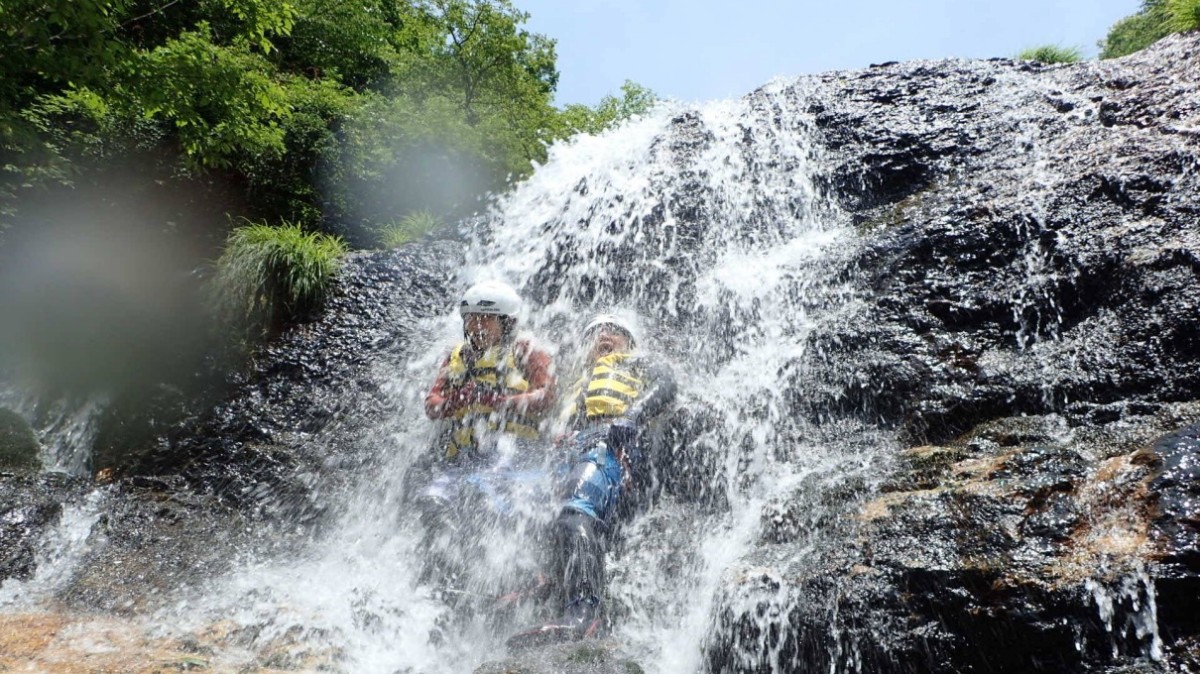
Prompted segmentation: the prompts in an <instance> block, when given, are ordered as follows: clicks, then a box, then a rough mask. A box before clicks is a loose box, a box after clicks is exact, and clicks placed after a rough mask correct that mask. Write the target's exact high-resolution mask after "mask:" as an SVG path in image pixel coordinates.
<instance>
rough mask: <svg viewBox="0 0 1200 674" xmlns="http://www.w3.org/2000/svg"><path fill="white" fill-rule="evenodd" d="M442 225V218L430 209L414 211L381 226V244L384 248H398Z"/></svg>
mask: <svg viewBox="0 0 1200 674" xmlns="http://www.w3.org/2000/svg"><path fill="white" fill-rule="evenodd" d="M441 226H442V220H441V218H439V217H438V216H436V215H434V214H433V213H431V212H429V211H413V212H412V213H409V214H408V215H406V216H404V217H403V218H402V219H401V220H400V221H399V222H393V223H389V224H387V225H384V226H382V227H380V228H379V230H378V231H379V245H380V246H381V247H383V248H396V247H398V246H402V245H404V244H406V243H408V242H409V241H412V240H414V239H417V238H420V237H422V236H424V235H425V234H428V233H429V232H432V231H433V230H435V229H437V228H438V227H441Z"/></svg>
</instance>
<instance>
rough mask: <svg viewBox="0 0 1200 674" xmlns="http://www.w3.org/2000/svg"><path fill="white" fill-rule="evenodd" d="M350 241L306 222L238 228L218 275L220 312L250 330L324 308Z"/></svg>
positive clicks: (216, 291)
mask: <svg viewBox="0 0 1200 674" xmlns="http://www.w3.org/2000/svg"><path fill="white" fill-rule="evenodd" d="M345 253H346V244H345V243H343V242H342V240H341V239H340V238H338V237H334V236H329V235H328V234H321V233H319V232H306V231H305V230H304V229H303V228H302V227H300V225H296V224H291V223H284V224H282V225H280V226H278V227H272V226H270V225H266V224H247V225H244V226H242V227H238V228H236V229H234V230H233V232H232V233H231V234H230V235H229V238H228V239H226V241H225V250H224V251H223V252H222V253H221V257H220V258H219V259H218V260H217V264H216V276H215V277H214V278H213V281H212V286H211V289H212V292H213V299H214V301H215V304H216V307H217V311H218V312H219V314H220V315H221V316H222V317H223V318H224V319H226V320H227V321H229V322H230V323H232V324H233V325H235V326H237V327H241V328H243V329H245V330H246V331H247V332H254V331H262V332H266V333H270V332H274V331H277V330H278V329H280V328H282V327H283V326H284V325H286V324H288V323H292V322H295V321H298V320H302V319H304V318H305V317H307V316H309V315H311V314H312V313H313V312H315V311H317V310H319V309H320V308H321V306H322V304H323V303H324V301H325V297H326V295H327V294H328V292H329V289H330V288H331V287H332V285H333V280H334V278H335V276H336V274H337V270H338V268H339V266H340V265H341V260H342V257H343V256H344V255H345Z"/></svg>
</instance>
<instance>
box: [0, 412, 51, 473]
mask: <svg viewBox="0 0 1200 674" xmlns="http://www.w3.org/2000/svg"><path fill="white" fill-rule="evenodd" d="M40 451H41V446H40V445H39V444H38V439H37V435H35V434H34V432H33V429H32V428H30V426H29V424H28V423H27V422H26V421H25V419H24V418H22V417H21V415H19V414H17V413H16V412H14V411H12V410H9V409H3V408H0V469H25V470H39V469H40V468H41V467H42V460H41V458H40V457H39V455H38V454H39V452H40Z"/></svg>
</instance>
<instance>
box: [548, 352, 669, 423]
mask: <svg viewBox="0 0 1200 674" xmlns="http://www.w3.org/2000/svg"><path fill="white" fill-rule="evenodd" d="M674 399H675V377H674V376H672V374H671V371H670V369H669V368H667V367H666V366H665V365H662V364H659V363H651V362H649V361H648V360H647V359H646V357H645V356H636V355H634V354H631V353H610V354H608V355H607V356H603V357H601V358H597V359H596V361H595V362H593V363H592V364H591V366H590V367H589V368H588V370H587V371H586V372H584V373H583V375H582V376H581V377H580V378H579V380H578V381H576V382H575V385H574V386H573V387H572V388H571V392H570V400H571V404H570V405H569V406H568V407H567V409H566V411H565V413H564V416H565V417H566V419H565V421H566V422H567V424H568V426H569V427H570V428H571V429H572V430H576V431H579V430H583V429H585V428H588V427H590V426H593V425H596V424H598V423H604V422H606V421H608V420H612V419H615V418H619V417H626V418H628V419H631V420H633V421H634V422H635V423H637V421H638V420H639V419H641V418H643V417H644V418H650V417H654V416H656V415H657V414H658V413H659V412H661V411H662V409H663V408H665V407H666V406H667V405H668V404H670V403H671V401H673V400H674Z"/></svg>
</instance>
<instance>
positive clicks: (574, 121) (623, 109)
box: [556, 80, 659, 138]
mask: <svg viewBox="0 0 1200 674" xmlns="http://www.w3.org/2000/svg"><path fill="white" fill-rule="evenodd" d="M658 101H659V99H658V96H657V95H656V94H655V93H654V92H653V91H651V90H650V89H648V88H646V87H644V86H642V85H640V84H638V83H637V82H633V81H631V80H625V83H624V84H622V85H621V95H620V96H615V95H612V94H610V95H608V96H605V97H604V98H602V99H601V100H600V103H599V104H597V105H596V106H595V107H590V106H587V105H582V104H573V105H568V106H566V107H564V108H563V110H562V113H561V115H560V117H559V122H558V127H557V129H556V133H557V136H558V137H559V138H566V137H570V136H572V135H574V134H576V133H591V134H597V133H601V132H603V131H606V130H608V129H610V128H612V127H614V126H617V125H619V124H620V123H621V122H624V121H626V120H628V119H630V118H632V117H636V116H637V115H642V114H645V113H647V112H649V111H650V110H651V109H652V108H653V107H654V106H655V104H657V103H658Z"/></svg>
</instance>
